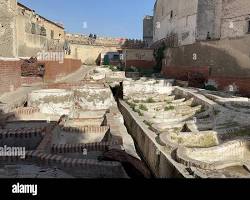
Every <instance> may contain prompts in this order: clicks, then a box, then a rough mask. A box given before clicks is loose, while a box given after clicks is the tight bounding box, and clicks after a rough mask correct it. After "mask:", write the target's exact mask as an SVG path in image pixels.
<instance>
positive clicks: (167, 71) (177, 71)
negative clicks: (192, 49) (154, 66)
mask: <svg viewBox="0 0 250 200" xmlns="http://www.w3.org/2000/svg"><path fill="white" fill-rule="evenodd" d="M161 73H162V74H163V75H165V76H166V77H167V78H174V79H178V80H182V81H188V80H189V77H190V75H192V74H194V73H200V74H202V75H203V76H204V77H205V78H206V79H208V77H209V67H193V66H181V67H180V66H175V67H172V66H167V67H163V69H162V72H161Z"/></svg>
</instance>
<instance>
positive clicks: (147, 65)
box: [126, 60, 156, 69]
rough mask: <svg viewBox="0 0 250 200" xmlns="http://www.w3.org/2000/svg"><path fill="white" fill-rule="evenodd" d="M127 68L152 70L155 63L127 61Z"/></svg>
mask: <svg viewBox="0 0 250 200" xmlns="http://www.w3.org/2000/svg"><path fill="white" fill-rule="evenodd" d="M126 65H127V67H131V66H134V67H137V68H142V69H152V68H153V67H154V66H155V65H156V62H155V61H148V60H127V61H126Z"/></svg>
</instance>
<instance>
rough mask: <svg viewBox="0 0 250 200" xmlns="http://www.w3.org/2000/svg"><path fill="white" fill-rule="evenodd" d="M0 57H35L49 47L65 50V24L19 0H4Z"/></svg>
mask: <svg viewBox="0 0 250 200" xmlns="http://www.w3.org/2000/svg"><path fill="white" fill-rule="evenodd" d="M0 4H1V6H0V25H1V26H0V43H1V45H0V56H2V57H32V56H36V55H37V53H38V52H40V51H42V50H45V51H50V50H53V51H55V50H60V51H63V45H64V41H65V32H64V27H63V26H62V25H61V24H58V23H55V22H53V21H50V20H48V19H46V18H44V17H42V16H40V15H39V14H37V13H36V12H35V11H34V10H32V9H30V8H28V7H26V6H24V5H22V4H20V3H17V2H16V0H8V1H4V0H0Z"/></svg>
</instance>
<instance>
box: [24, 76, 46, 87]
mask: <svg viewBox="0 0 250 200" xmlns="http://www.w3.org/2000/svg"><path fill="white" fill-rule="evenodd" d="M21 83H22V85H31V84H34V83H43V78H42V77H21Z"/></svg>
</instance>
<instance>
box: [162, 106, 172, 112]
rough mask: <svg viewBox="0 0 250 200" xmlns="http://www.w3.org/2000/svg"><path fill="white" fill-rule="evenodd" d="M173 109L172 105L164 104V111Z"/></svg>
mask: <svg viewBox="0 0 250 200" xmlns="http://www.w3.org/2000/svg"><path fill="white" fill-rule="evenodd" d="M169 110H174V106H166V107H165V108H164V111H169Z"/></svg>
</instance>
